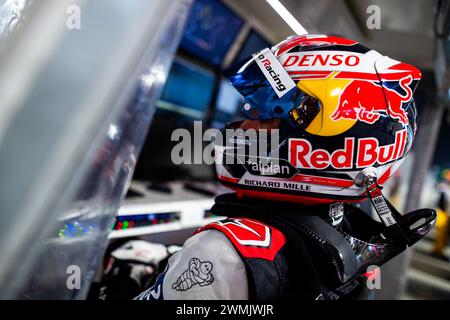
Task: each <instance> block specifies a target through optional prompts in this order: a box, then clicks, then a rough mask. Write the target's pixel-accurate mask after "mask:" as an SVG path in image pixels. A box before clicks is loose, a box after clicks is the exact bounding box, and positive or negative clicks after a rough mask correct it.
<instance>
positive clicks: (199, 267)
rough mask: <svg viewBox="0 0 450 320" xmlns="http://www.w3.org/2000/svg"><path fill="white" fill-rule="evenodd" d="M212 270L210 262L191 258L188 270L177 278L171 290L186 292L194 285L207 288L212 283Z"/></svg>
mask: <svg viewBox="0 0 450 320" xmlns="http://www.w3.org/2000/svg"><path fill="white" fill-rule="evenodd" d="M212 269H213V264H212V263H211V262H209V261H206V262H202V261H200V259H197V258H192V259H191V260H190V261H189V267H188V269H187V270H186V271H184V272H183V273H182V274H181V276H179V277H178V279H177V281H175V283H174V284H173V285H172V289H175V290H177V291H187V290H189V289H190V288H192V287H193V286H194V285H196V284H198V285H199V286H201V287H204V286H209V285H210V284H211V283H213V282H214V277H213V275H212V274H211V271H212Z"/></svg>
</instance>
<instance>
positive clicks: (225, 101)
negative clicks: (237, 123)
mask: <svg viewBox="0 0 450 320" xmlns="http://www.w3.org/2000/svg"><path fill="white" fill-rule="evenodd" d="M243 104H244V98H242V96H241V94H240V93H239V92H238V91H237V90H236V89H235V88H233V86H232V85H231V84H230V82H229V81H228V80H227V79H223V80H222V81H221V83H220V87H219V92H218V95H217V102H216V109H215V112H214V117H213V122H212V126H213V127H214V128H222V127H224V126H225V124H227V123H228V122H231V121H232V120H233V118H234V117H235V116H236V115H238V114H239V110H240V109H241V107H242V105H243Z"/></svg>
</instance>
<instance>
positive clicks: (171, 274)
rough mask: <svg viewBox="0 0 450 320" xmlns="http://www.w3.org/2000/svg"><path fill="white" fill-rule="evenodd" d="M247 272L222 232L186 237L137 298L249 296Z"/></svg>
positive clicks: (218, 298)
mask: <svg viewBox="0 0 450 320" xmlns="http://www.w3.org/2000/svg"><path fill="white" fill-rule="evenodd" d="M248 298H249V294H248V281H247V272H246V268H245V265H244V262H243V261H242V258H241V257H240V255H239V254H238V252H237V251H236V249H235V248H234V246H233V244H232V243H231V242H230V240H228V238H227V237H226V236H225V235H224V234H223V233H221V232H219V231H216V230H205V231H203V232H200V233H198V234H196V235H194V236H193V237H191V238H189V239H188V240H187V241H186V242H185V244H184V246H183V249H182V250H181V251H179V252H177V253H175V254H174V255H173V256H172V257H171V258H170V259H169V262H168V265H167V268H166V271H165V272H163V273H162V274H160V275H159V276H158V278H157V280H156V282H155V284H154V285H153V286H152V287H151V288H150V289H148V290H147V291H144V292H143V293H142V294H140V295H139V296H138V297H137V298H136V299H138V300H215V299H217V300H248Z"/></svg>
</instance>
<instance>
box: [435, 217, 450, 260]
mask: <svg viewBox="0 0 450 320" xmlns="http://www.w3.org/2000/svg"><path fill="white" fill-rule="evenodd" d="M436 212H437V219H436V225H435V227H434V228H435V231H436V235H435V241H434V246H433V253H434V254H437V255H442V256H443V255H444V250H445V247H446V246H447V235H448V227H449V220H450V219H449V217H448V216H447V213H446V212H445V211H443V210H442V209H437V210H436Z"/></svg>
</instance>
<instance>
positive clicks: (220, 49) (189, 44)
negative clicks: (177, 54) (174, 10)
mask: <svg viewBox="0 0 450 320" xmlns="http://www.w3.org/2000/svg"><path fill="white" fill-rule="evenodd" d="M243 24H244V21H243V20H242V19H241V18H240V17H239V16H237V15H236V14H235V13H234V12H233V11H231V10H230V9H228V8H227V7H226V6H225V5H224V4H222V3H221V2H220V1H218V0H196V1H195V2H194V4H193V6H192V10H191V13H190V16H189V19H188V22H187V25H186V29H185V32H184V36H183V39H182V40H181V44H180V48H182V49H184V50H186V51H187V52H189V53H190V54H192V55H195V56H196V57H198V58H200V59H202V60H204V61H206V62H208V63H211V64H213V65H215V66H219V65H220V64H221V62H222V60H223V59H224V57H225V55H226V53H227V51H228V49H229V48H230V46H231V45H232V43H233V41H234V39H235V38H236V36H237V34H238V33H239V30H240V29H241V27H242V25H243Z"/></svg>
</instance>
